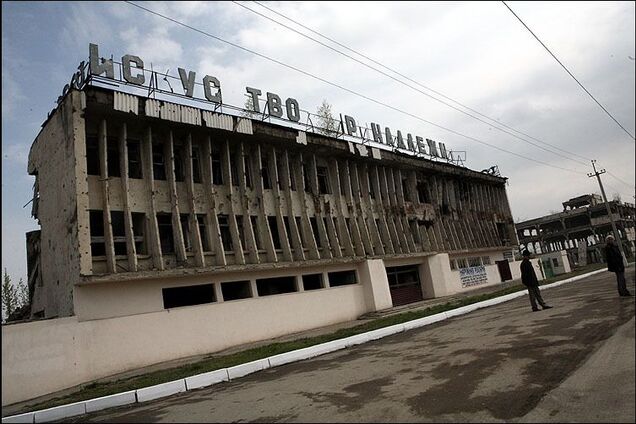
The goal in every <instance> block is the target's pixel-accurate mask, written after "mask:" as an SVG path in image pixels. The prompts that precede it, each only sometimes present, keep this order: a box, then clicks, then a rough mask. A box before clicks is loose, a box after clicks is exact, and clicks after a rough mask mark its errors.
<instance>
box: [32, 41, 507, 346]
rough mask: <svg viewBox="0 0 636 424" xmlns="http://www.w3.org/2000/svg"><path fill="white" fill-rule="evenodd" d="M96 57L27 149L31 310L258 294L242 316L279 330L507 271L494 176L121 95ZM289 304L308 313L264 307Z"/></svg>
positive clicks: (443, 291) (211, 108)
mask: <svg viewBox="0 0 636 424" xmlns="http://www.w3.org/2000/svg"><path fill="white" fill-rule="evenodd" d="M92 49H95V50H94V51H95V52H96V46H93V45H91V55H92V54H93V52H94V51H93V50H92ZM137 59H138V58H137ZM137 59H135V57H133V56H125V57H124V58H122V61H124V60H127V61H128V65H130V62H131V61H135V60H137ZM91 60H92V61H93V59H91ZM94 62H95V63H97V61H96V60H95V61H94ZM104 63H106V62H105V61H104V60H103V59H102V65H99V66H97V65H95V64H93V65H92V66H93V70H92V71H91V70H90V69H89V70H88V78H87V80H86V81H84V82H83V83H82V85H81V86H79V85H78V84H75V86H76V87H73V84H71V86H72V87H71V88H70V89H65V93H64V95H63V96H62V97H61V98H60V99H59V101H58V103H59V106H58V107H57V108H56V109H55V110H54V111H53V112H52V113H51V114H50V115H49V118H48V119H47V122H45V124H44V125H43V129H42V130H41V132H40V134H39V135H38V136H37V138H36V140H35V142H34V143H33V146H32V148H31V151H30V154H29V165H28V171H29V174H31V175H34V176H35V179H36V181H35V194H34V202H33V215H34V217H36V218H37V220H38V222H39V223H40V226H41V230H39V231H35V232H31V233H29V235H28V237H27V241H28V252H29V260H28V263H29V281H30V282H32V284H33V287H34V291H33V299H32V307H31V314H32V317H34V318H51V317H64V316H72V315H75V316H77V317H78V319H79V320H80V321H84V320H93V319H103V318H112V317H121V316H129V315H135V314H142V313H159V312H163V311H166V310H172V309H175V308H182V307H183V308H187V307H193V306H197V307H199V308H201V305H206V306H205V308H212V309H214V308H217V307H218V308H222V310H223V313H224V314H225V315H226V317H227V318H226V319H227V320H229V321H231V320H232V318H233V317H234V316H235V315H241V314H244V313H245V311H246V309H245V308H247V310H250V308H252V307H253V306H252V305H257V304H259V302H265V301H266V303H263V305H268V306H267V308H266V309H265V311H266V312H265V313H263V315H262V316H261V315H259V316H254V317H253V318H254V319H257V320H265V321H267V322H269V323H270V325H271V326H273V327H275V328H276V329H277V330H276V333H278V334H283V333H286V332H289V331H298V330H301V329H305V328H312V327H317V326H319V325H325V324H328V323H333V322H338V321H343V320H346V319H354V318H356V317H358V316H359V315H361V314H363V313H366V312H371V311H376V310H381V309H386V308H390V307H393V306H397V305H401V304H405V303H410V302H416V301H419V300H422V299H426V298H433V297H438V296H445V295H449V294H453V293H457V292H460V291H463V290H469V289H471V288H474V287H475V286H477V285H485V284H496V283H499V282H501V281H505V280H509V279H512V278H513V275H516V274H517V273H518V269H517V268H518V267H512V269H511V267H510V265H509V262H510V261H512V260H514V259H513V252H514V251H515V250H516V245H517V238H516V233H515V229H514V224H513V220H512V216H511V212H510V207H509V205H508V200H507V195H506V190H505V186H506V179H505V178H503V177H500V176H498V175H493V174H491V173H488V172H478V171H473V170H470V169H467V168H465V167H462V166H457V165H455V164H453V163H449V161H444V160H440V159H441V158H440V157H430V158H423V157H418V156H417V155H410V154H406V153H403V152H400V151H399V150H398V149H396V148H390V149H382V148H379V147H374V146H373V143H367V142H364V143H360V142H358V143H354V142H352V141H351V140H347V139H346V138H344V137H342V136H341V134H340V133H334V134H332V135H331V136H328V135H324V134H319V133H317V132H315V131H313V132H312V131H311V130H307V129H302V128H301V129H299V127H298V123H297V122H291V121H285V120H284V119H278V120H272V119H265V117H266V113H265V112H264V113H263V114H262V116H261V115H260V114H256V113H252V114H251V115H250V114H245V113H242V114H236V113H229V112H228V113H225V112H223V110H222V109H219V105H218V104H212V103H209V102H208V103H207V104H205V105H203V103H201V105H203V107H197V106H196V105H192V103H190V104H186V103H184V102H183V101H182V100H183V98H184V96H179V95H176V94H172V93H162V94H163V97H162V98H161V100H160V99H158V98H155V95H147V96H144V95H140V94H139V91H138V92H137V93H136V94H131V92H130V90H128V92H126V90H125V89H124V88H126V89H128V88H130V87H131V86H134V85H135V84H130V81H133V80H134V78H133V77H131V76H130V69H128V70H126V69H124V72H123V73H124V77H125V78H126V79H127V81H128V82H125V81H124V80H122V79H121V77H120V80H118V79H117V78H116V77H115V75H114V73H113V72H112V70H111V71H110V72H109V70H108V69H106V65H104ZM136 63H137V64H138V65H139V63H143V62H142V61H141V60H140V59H139V61H138V62H136ZM111 66H112V64H111ZM100 67H101V69H100ZM126 72H128V73H126ZM100 73H105V74H106V76H105V77H104V76H100V75H99V74H100ZM184 74H185V72H184ZM120 75H121V72H120ZM74 78H75V77H74ZM136 78H138V79H139V78H140V76H138V77H136ZM155 78H156V76H155ZM206 78H208V82H209V81H210V80H209V78H211V77H206ZM151 80H152V76H151ZM99 81H101V84H99V83H98V82H99ZM104 81H106V83H104ZM118 81H119V82H118ZM135 81H137V80H134V81H133V82H135ZM182 81H183V77H182ZM137 82H139V81H137ZM217 83H218V80H217ZM184 87H186V84H185V83H184ZM251 90H254V89H251ZM160 91H161V90H156V89H155V90H151V91H149V93H150V92H153V93H155V94H156V93H157V92H160ZM248 91H249V88H248ZM142 92H143V91H142ZM187 95H188V93H187V91H186V96H187ZM190 95H191V93H190ZM206 96H207V92H206ZM219 99H220V94H219ZM269 101H270V93H268V102H269ZM288 103H289V102H288ZM257 104H258V103H257ZM296 108H297V104H296ZM226 110H229V109H227V108H226ZM272 110H273V109H272V108H270V110H269V112H271V111H272ZM289 110H290V109H289V108H288V113H289ZM243 112H245V111H243ZM296 121H297V120H296ZM342 125H343V127H342V128H344V125H345V124H344V122H343V123H342ZM347 125H349V122H347ZM342 132H343V133H344V130H343V131H342ZM387 133H388V129H387ZM398 133H399V132H398ZM398 136H399V137H400V139H399V140H398V141H399V142H402V140H401V134H398ZM418 138H419V137H418ZM387 141H388V140H387ZM427 141H428V142H429V146H433V147H434V145H431V144H430V143H431V141H430V140H427ZM391 142H392V140H391ZM409 144H411V139H410V134H409ZM439 147H440V148H442V147H443V146H441V145H440V146H439ZM440 150H441V149H440ZM444 154H446V152H445V151H444ZM434 156H437V153H435V155H434ZM325 293H332V294H325ZM334 296H335V298H334ZM334 299H337V301H334ZM295 303H296V305H295V306H294V308H295V307H299V308H301V310H302V309H303V308H304V307H305V306H306V305H308V304H310V305H312V306H311V307H310V308H309V310H310V311H311V310H314V311H320V313H313V314H311V313H309V314H307V315H308V316H307V317H304V318H303V319H302V320H301V321H302V322H300V323H298V322H294V323H291V322H289V320H288V319H287V320H285V319H279V318H280V317H278V315H277V314H275V313H271V311H272V310H276V311H280V310H281V309H284V308H288V307H289V305H294V304H295ZM303 305H305V306H303ZM205 308H203V309H198V311H200V312H201V313H204V312H205V311H207V310H208V309H205ZM292 309H293V308H292ZM219 310H221V309H219ZM254 313H256V312H254Z"/></svg>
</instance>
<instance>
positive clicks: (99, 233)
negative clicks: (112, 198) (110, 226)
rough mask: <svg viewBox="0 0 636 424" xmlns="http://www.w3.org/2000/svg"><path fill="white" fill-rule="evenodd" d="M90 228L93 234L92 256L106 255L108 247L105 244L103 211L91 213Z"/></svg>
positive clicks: (92, 211)
mask: <svg viewBox="0 0 636 424" xmlns="http://www.w3.org/2000/svg"><path fill="white" fill-rule="evenodd" d="M89 226H90V233H91V255H92V256H93V258H94V257H96V256H104V255H106V245H105V243H104V213H103V211H101V210H91V211H89Z"/></svg>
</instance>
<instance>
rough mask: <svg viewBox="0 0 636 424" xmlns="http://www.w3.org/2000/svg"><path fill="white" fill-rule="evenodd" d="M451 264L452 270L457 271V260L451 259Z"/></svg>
mask: <svg viewBox="0 0 636 424" xmlns="http://www.w3.org/2000/svg"><path fill="white" fill-rule="evenodd" d="M449 262H450V269H452V270H456V269H457V261H455V259H449Z"/></svg>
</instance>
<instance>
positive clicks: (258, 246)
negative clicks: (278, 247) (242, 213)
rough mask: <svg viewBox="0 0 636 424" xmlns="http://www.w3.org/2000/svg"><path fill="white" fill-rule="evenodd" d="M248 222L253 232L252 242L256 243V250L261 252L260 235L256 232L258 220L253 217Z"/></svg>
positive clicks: (261, 241) (261, 242)
mask: <svg viewBox="0 0 636 424" xmlns="http://www.w3.org/2000/svg"><path fill="white" fill-rule="evenodd" d="M250 222H251V223H252V231H253V232H254V240H255V241H256V249H258V250H262V249H264V247H263V240H261V234H260V232H259V231H258V218H257V217H256V216H254V215H251V216H250Z"/></svg>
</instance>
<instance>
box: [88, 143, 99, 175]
mask: <svg viewBox="0 0 636 424" xmlns="http://www.w3.org/2000/svg"><path fill="white" fill-rule="evenodd" d="M86 172H87V173H88V175H101V168H100V164H99V142H98V141H97V136H95V135H88V136H86Z"/></svg>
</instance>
